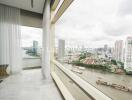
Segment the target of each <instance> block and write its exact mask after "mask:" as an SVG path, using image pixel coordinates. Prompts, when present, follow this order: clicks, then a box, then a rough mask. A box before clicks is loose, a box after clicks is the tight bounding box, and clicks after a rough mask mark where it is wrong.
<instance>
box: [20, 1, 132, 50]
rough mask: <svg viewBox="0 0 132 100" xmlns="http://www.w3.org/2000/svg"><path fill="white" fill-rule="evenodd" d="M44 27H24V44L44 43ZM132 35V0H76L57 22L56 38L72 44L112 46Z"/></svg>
mask: <svg viewBox="0 0 132 100" xmlns="http://www.w3.org/2000/svg"><path fill="white" fill-rule="evenodd" d="M41 33H42V30H41V29H37V28H36V29H34V30H32V28H26V27H22V44H23V46H31V45H32V41H33V40H38V41H39V44H41V42H42V40H41V35H42V34H41ZM127 36H132V0H74V2H73V3H72V4H71V6H70V7H69V8H68V9H67V11H66V12H65V13H64V14H63V16H62V17H61V18H60V19H59V20H58V22H57V23H56V38H57V39H65V40H66V41H70V42H69V43H70V45H72V46H75V45H81V44H84V45H86V46H87V47H92V48H93V47H94V48H95V47H103V45H104V44H108V45H109V46H113V45H114V42H115V41H116V40H120V39H122V40H125V38H126V37H127Z"/></svg>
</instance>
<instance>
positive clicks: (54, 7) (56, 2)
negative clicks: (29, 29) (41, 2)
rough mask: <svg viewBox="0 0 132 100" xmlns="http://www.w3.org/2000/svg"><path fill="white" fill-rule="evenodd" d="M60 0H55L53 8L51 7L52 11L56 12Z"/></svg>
mask: <svg viewBox="0 0 132 100" xmlns="http://www.w3.org/2000/svg"><path fill="white" fill-rule="evenodd" d="M59 2H60V0H54V2H53V4H52V6H51V10H55V9H56V8H57V6H58V4H59Z"/></svg>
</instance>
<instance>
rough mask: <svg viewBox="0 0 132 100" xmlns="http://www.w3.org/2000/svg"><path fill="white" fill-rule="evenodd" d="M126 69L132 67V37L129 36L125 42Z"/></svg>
mask: <svg viewBox="0 0 132 100" xmlns="http://www.w3.org/2000/svg"><path fill="white" fill-rule="evenodd" d="M124 69H126V70H128V71H129V70H131V69H132V37H127V39H126V43H125V65H124Z"/></svg>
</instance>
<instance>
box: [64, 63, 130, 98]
mask: <svg viewBox="0 0 132 100" xmlns="http://www.w3.org/2000/svg"><path fill="white" fill-rule="evenodd" d="M64 66H65V67H67V68H69V69H71V68H73V66H71V65H67V64H64ZM81 71H82V74H79V73H76V74H77V75H78V76H79V77H81V78H82V79H84V80H85V81H87V82H88V83H90V84H91V85H93V86H94V87H96V88H97V89H99V90H100V91H102V92H103V93H104V94H106V95H107V96H109V97H111V98H112V99H113V100H132V93H130V92H125V91H121V90H117V89H114V88H111V87H108V86H104V85H97V84H96V81H97V80H99V79H100V80H102V81H107V82H109V83H116V84H120V85H124V86H127V87H130V88H132V76H130V75H125V74H123V75H119V74H114V73H109V72H103V71H100V70H96V69H89V68H87V69H85V70H81Z"/></svg>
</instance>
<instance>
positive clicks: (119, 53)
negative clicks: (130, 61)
mask: <svg viewBox="0 0 132 100" xmlns="http://www.w3.org/2000/svg"><path fill="white" fill-rule="evenodd" d="M114 55H115V57H114V58H115V59H116V60H117V61H123V40H118V41H116V42H115V49H114Z"/></svg>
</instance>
